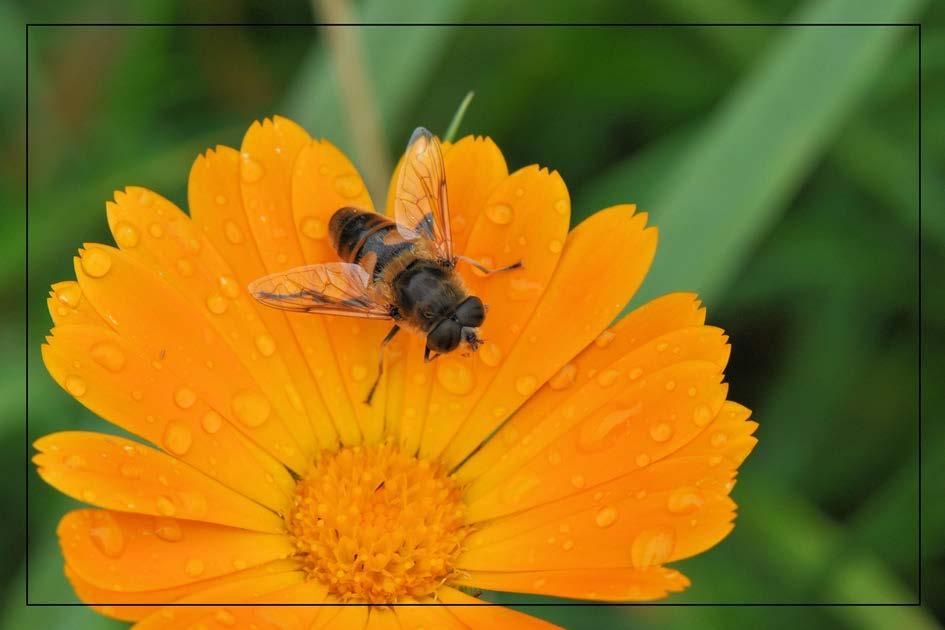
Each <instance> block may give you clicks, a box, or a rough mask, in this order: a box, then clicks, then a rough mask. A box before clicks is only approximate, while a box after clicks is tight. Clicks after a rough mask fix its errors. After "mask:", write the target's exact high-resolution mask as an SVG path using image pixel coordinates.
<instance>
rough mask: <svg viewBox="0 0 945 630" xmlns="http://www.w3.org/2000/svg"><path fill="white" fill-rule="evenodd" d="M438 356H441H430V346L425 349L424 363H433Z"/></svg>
mask: <svg viewBox="0 0 945 630" xmlns="http://www.w3.org/2000/svg"><path fill="white" fill-rule="evenodd" d="M438 356H440V355H438V354H434V355H433V356H430V347H429V346H427V347H426V348H424V349H423V362H424V363H430V362H431V361H433V360H434V359H435V358H437V357H438Z"/></svg>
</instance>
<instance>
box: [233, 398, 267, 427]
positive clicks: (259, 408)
mask: <svg viewBox="0 0 945 630" xmlns="http://www.w3.org/2000/svg"><path fill="white" fill-rule="evenodd" d="M232 404H233V413H234V414H235V415H236V417H237V419H239V421H240V422H242V423H243V424H245V425H246V426H248V427H258V426H260V425H262V424H263V423H264V422H266V420H268V419H269V414H270V413H271V411H272V409H271V406H270V405H269V401H268V400H266V399H265V398H263V397H262V396H261V395H260V394H257V393H255V392H251V391H242V392H238V393H237V394H236V395H235V396H233V403H232Z"/></svg>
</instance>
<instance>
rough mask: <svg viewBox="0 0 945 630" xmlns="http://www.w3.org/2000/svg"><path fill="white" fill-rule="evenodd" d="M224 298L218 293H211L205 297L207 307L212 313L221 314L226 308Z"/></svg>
mask: <svg viewBox="0 0 945 630" xmlns="http://www.w3.org/2000/svg"><path fill="white" fill-rule="evenodd" d="M227 306H228V305H227V303H226V300H225V299H223V296H222V295H220V294H219V293H212V294H210V295H209V296H208V297H207V309H208V310H209V311H210V312H211V313H213V314H214V315H222V314H223V313H225V312H226V309H227Z"/></svg>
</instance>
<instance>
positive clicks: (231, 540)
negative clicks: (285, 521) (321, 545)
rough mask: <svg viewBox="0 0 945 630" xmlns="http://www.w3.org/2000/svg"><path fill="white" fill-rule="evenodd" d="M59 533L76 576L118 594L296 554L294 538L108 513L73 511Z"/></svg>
mask: <svg viewBox="0 0 945 630" xmlns="http://www.w3.org/2000/svg"><path fill="white" fill-rule="evenodd" d="M57 532H58V534H59V542H60V545H61V546H62V552H63V555H64V556H65V559H66V564H68V565H69V566H70V567H72V569H73V570H74V571H75V573H76V575H78V576H79V577H81V578H82V579H83V580H85V581H86V582H89V583H90V584H93V585H95V586H98V587H99V588H104V589H108V590H116V591H117V590H125V591H153V590H159V589H168V588H172V587H175V586H180V585H182V584H189V583H192V582H197V581H200V580H207V579H210V578H216V577H219V576H221V575H227V574H230V573H233V572H235V571H238V570H242V569H244V568H247V567H253V566H257V565H261V564H264V563H267V562H270V561H272V560H279V559H283V558H287V557H289V556H290V555H292V553H293V552H294V547H293V545H292V540H291V538H290V537H288V536H285V535H281V534H265V533H260V532H250V531H246V530H243V529H236V528H232V527H224V526H222V525H215V524H211V523H202V522H199V521H183V520H172V519H167V518H163V517H158V518H156V517H153V516H144V515H140V514H127V513H124V512H112V511H108V510H90V509H83V510H73V511H72V512H69V513H68V514H66V515H65V516H63V517H62V520H61V521H60V522H59V527H58V529H57ZM145 568H146V570H145Z"/></svg>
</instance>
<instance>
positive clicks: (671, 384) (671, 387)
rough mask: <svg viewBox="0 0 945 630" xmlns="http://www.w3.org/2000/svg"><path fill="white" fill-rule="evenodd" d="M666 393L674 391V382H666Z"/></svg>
mask: <svg viewBox="0 0 945 630" xmlns="http://www.w3.org/2000/svg"><path fill="white" fill-rule="evenodd" d="M665 387H666V391H668V392H671V391H673V390H674V389H676V381H666V385H665Z"/></svg>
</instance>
